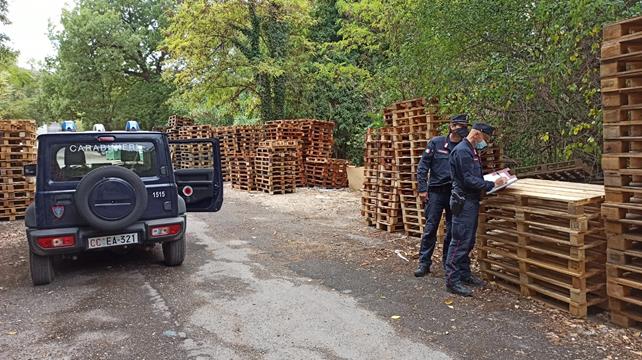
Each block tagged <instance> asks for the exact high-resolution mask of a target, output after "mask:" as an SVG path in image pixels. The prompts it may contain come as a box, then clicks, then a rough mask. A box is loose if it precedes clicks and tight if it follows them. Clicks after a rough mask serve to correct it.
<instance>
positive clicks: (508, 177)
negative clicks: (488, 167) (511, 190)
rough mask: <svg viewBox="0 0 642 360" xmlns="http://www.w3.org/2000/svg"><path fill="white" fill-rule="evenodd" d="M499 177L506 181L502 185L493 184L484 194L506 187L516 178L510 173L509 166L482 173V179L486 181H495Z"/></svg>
mask: <svg viewBox="0 0 642 360" xmlns="http://www.w3.org/2000/svg"><path fill="white" fill-rule="evenodd" d="M499 178H504V179H506V183H505V184H504V185H502V186H495V187H494V188H493V189H492V190H491V191H489V192H487V193H486V194H492V193H494V192H497V191H499V190H501V189H504V188H507V187H508V186H510V185H511V184H514V183H515V182H516V181H517V180H518V179H517V176H515V175H511V173H510V169H509V168H505V169H502V170H499V171H495V172H493V173H490V174H486V175H484V180H486V181H491V182H495V181H496V180H497V179H499Z"/></svg>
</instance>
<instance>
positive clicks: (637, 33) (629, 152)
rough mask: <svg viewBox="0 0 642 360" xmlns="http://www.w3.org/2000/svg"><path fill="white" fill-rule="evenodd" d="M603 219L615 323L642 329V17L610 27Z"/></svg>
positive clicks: (605, 63) (605, 53)
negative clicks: (606, 236)
mask: <svg viewBox="0 0 642 360" xmlns="http://www.w3.org/2000/svg"><path fill="white" fill-rule="evenodd" d="M601 61H602V64H601V67H600V73H601V78H602V79H601V85H602V106H603V114H604V118H603V124H604V155H603V158H602V168H603V169H604V184H605V186H606V202H605V204H604V206H603V209H602V211H603V215H604V216H605V218H606V219H605V221H606V230H607V235H608V264H607V275H608V295H609V306H610V309H611V320H612V321H613V322H614V323H616V324H619V325H622V326H627V327H628V326H633V325H641V324H642V17H638V18H635V19H631V20H627V21H623V22H619V23H616V24H612V25H608V26H605V28H604V43H603V45H602V57H601Z"/></svg>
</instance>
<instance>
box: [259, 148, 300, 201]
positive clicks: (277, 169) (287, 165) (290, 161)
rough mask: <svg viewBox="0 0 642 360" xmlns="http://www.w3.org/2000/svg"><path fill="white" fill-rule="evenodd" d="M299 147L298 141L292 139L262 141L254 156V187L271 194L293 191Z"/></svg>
mask: <svg viewBox="0 0 642 360" xmlns="http://www.w3.org/2000/svg"><path fill="white" fill-rule="evenodd" d="M299 148H300V144H299V142H297V141H292V140H268V141H264V142H262V143H261V144H260V145H259V147H258V148H257V149H256V156H255V157H254V173H255V180H254V181H255V186H256V189H257V190H259V191H263V192H266V193H269V194H272V195H274V194H286V193H292V192H295V191H296V185H297V178H298V177H299V163H298V157H297V156H298V151H299Z"/></svg>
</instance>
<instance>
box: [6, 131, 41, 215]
mask: <svg viewBox="0 0 642 360" xmlns="http://www.w3.org/2000/svg"><path fill="white" fill-rule="evenodd" d="M35 163H36V122H35V121H33V120H0V221H7V220H16V219H21V218H23V217H24V214H25V211H26V210H27V206H29V204H30V203H31V202H32V201H33V196H34V191H35V184H34V181H33V179H32V178H27V177H25V176H24V170H23V167H24V165H27V164H35Z"/></svg>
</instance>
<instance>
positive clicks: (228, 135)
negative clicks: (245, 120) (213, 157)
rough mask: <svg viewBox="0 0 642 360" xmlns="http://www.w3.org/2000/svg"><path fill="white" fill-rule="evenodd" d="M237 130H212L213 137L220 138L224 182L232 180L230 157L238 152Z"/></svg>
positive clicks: (220, 127) (227, 128) (230, 127)
mask: <svg viewBox="0 0 642 360" xmlns="http://www.w3.org/2000/svg"><path fill="white" fill-rule="evenodd" d="M235 135H236V130H235V129H234V127H233V126H218V127H213V128H212V137H215V138H218V141H219V147H220V150H221V168H222V169H223V181H230V180H231V171H232V168H231V162H230V157H232V156H234V155H235V154H236V153H237V152H238V151H237V150H236V149H237V146H236V141H235Z"/></svg>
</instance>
